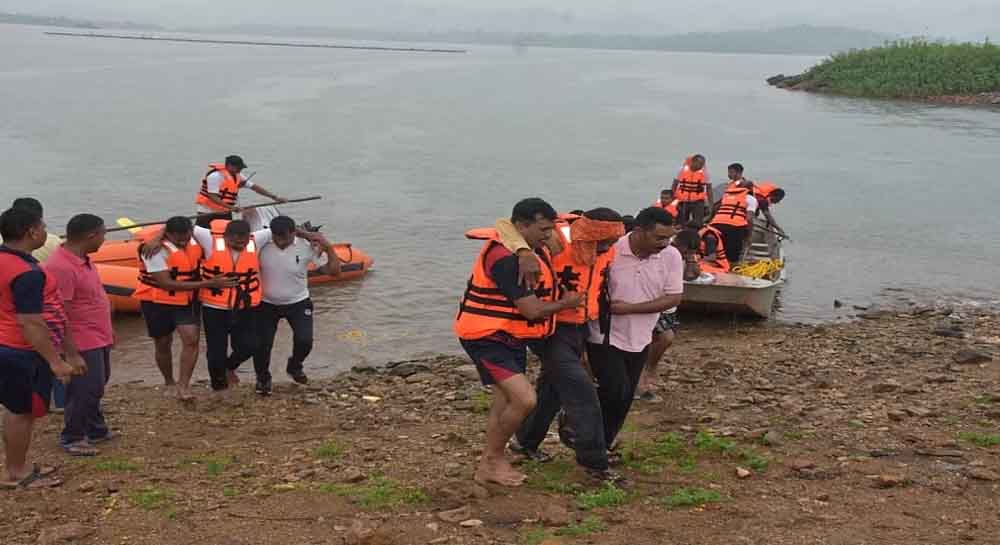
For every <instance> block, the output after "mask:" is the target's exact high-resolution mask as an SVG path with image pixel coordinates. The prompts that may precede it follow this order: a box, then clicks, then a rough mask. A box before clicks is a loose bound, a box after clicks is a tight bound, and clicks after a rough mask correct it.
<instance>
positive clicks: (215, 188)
mask: <svg viewBox="0 0 1000 545" xmlns="http://www.w3.org/2000/svg"><path fill="white" fill-rule="evenodd" d="M246 168H247V165H246V163H244V162H243V158H242V157H240V156H239V155H230V156H229V157H226V161H225V163H212V164H210V165H208V172H207V173H205V177H204V178H202V180H201V190H200V191H198V196H197V198H195V204H197V205H198V220H197V223H198V226H200V227H205V228H207V227H209V226H210V225H211V223H212V221H213V220H220V219H221V220H231V219H233V212H239V211H240V207H239V193H240V189H243V188H244V187H245V188H247V189H250V190H252V191H254V192H255V193H257V194H259V195H263V196H264V197H267V198H268V199H271V200H272V201H275V202H279V203H281V202H287V199H285V198H282V197H279V196H277V195H275V194H274V193H271V192H270V191H268V190H267V189H266V188H264V186H262V185H260V184H256V183H254V182H251V181H250V180H248V179H247V178H246V177H245V176H243V174H242V172H243V170H245V169H246Z"/></svg>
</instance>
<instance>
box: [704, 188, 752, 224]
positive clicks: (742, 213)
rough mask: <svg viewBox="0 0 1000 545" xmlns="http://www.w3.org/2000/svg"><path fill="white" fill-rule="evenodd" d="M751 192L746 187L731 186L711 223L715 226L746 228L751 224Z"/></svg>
mask: <svg viewBox="0 0 1000 545" xmlns="http://www.w3.org/2000/svg"><path fill="white" fill-rule="evenodd" d="M749 194H750V190H749V189H747V188H745V187H739V186H730V187H729V189H727V190H726V192H725V194H723V195H722V200H721V201H719V211H718V212H716V213H715V217H713V218H712V221H711V222H709V223H711V224H713V225H718V224H722V225H732V226H733V227H745V226H747V225H749V224H750V223H749V222H748V221H747V196H748V195H749Z"/></svg>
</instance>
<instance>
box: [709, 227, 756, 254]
mask: <svg viewBox="0 0 1000 545" xmlns="http://www.w3.org/2000/svg"><path fill="white" fill-rule="evenodd" d="M712 227H715V228H716V229H718V230H719V232H720V233H722V243H723V244H724V245H725V246H726V259H728V260H729V262H730V263H737V262H739V260H740V259H741V258H742V257H743V246H744V242H746V239H747V233H749V232H750V226H749V225H747V226H745V227H733V226H732V225H725V224H722V223H714V224H712Z"/></svg>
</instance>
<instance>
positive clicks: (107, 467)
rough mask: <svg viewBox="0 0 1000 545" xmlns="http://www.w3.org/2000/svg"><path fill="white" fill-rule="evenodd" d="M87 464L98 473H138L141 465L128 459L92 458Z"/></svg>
mask: <svg viewBox="0 0 1000 545" xmlns="http://www.w3.org/2000/svg"><path fill="white" fill-rule="evenodd" d="M87 462H88V463H89V464H90V465H91V466H93V468H94V469H96V470H98V471H112V472H125V471H138V470H139V464H137V463H135V462H133V461H131V460H129V459H128V458H91V459H89V460H87Z"/></svg>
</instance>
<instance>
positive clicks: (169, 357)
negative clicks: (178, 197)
mask: <svg viewBox="0 0 1000 545" xmlns="http://www.w3.org/2000/svg"><path fill="white" fill-rule="evenodd" d="M192 235H193V226H192V225H191V220H189V219H188V218H185V217H184V216H174V217H172V218H170V219H168V220H167V223H166V225H165V226H164V229H163V235H162V240H161V241H160V243H159V245H160V250H159V251H157V252H156V253H154V254H152V255H150V256H149V257H147V256H146V255H145V254H146V249H147V248H146V247H147V245H145V244H144V245H141V246H140V247H139V256H140V264H139V285H138V287H136V290H135V294H134V295H133V297H135V298H136V299H138V300H139V301H140V302H139V308H140V310H141V311H142V317H143V319H144V320H145V322H146V331H147V333H148V334H149V337H150V338H152V339H153V347H154V348H153V350H154V354H155V359H156V366H157V367H158V368H159V370H160V373H161V374H162V375H163V383H164V386H166V390H167V392H170V391H176V394H177V397H178V398H180V399H181V401H190V400H191V399H194V395H193V394H192V393H191V377H192V375H194V368H195V365H196V364H197V363H198V352H199V350H198V343H199V341H200V339H201V303H200V302H199V301H198V298H197V291H198V290H200V289H227V288H232V287H234V286H236V284H237V282H238V281H237V279H235V278H230V277H226V276H216V277H215V278H212V279H211V280H202V279H201V270H200V269H201V261H202V257H203V255H204V254H203V251H202V245H201V244H198V241H197V240H195V239H194V238H193V236H192ZM175 331H176V332H177V335H178V336H179V337H180V339H181V355H180V373H179V375H178V377H177V380H174V355H173V341H174V332H175Z"/></svg>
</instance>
